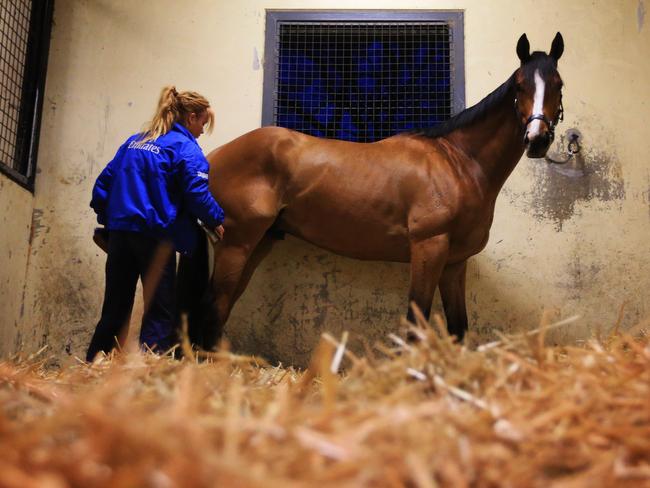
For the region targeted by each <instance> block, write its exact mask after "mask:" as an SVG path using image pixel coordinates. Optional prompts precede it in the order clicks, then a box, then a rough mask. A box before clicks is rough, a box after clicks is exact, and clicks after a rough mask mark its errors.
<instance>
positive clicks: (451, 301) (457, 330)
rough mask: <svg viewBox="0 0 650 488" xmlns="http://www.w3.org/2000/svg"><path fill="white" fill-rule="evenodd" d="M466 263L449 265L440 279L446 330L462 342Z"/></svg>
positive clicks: (464, 321)
mask: <svg viewBox="0 0 650 488" xmlns="http://www.w3.org/2000/svg"><path fill="white" fill-rule="evenodd" d="M466 271H467V261H462V262H460V263H455V264H450V265H447V266H446V267H445V269H444V270H443V272H442V276H441V277H440V296H441V298H442V305H443V307H444V309H445V317H446V318H447V330H449V333H450V334H451V335H455V336H456V337H458V340H462V339H463V337H464V336H465V332H466V331H467V308H466V306H465V275H466Z"/></svg>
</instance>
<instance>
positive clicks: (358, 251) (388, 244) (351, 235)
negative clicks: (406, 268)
mask: <svg viewBox="0 0 650 488" xmlns="http://www.w3.org/2000/svg"><path fill="white" fill-rule="evenodd" d="M278 224H279V227H280V229H281V230H284V231H286V232H288V233H289V234H292V235H294V236H296V237H299V238H301V239H304V240H306V241H308V242H311V243H312V244H314V245H316V246H318V247H322V248H324V249H327V250H328V251H331V252H334V253H336V254H340V255H342V256H347V257H351V258H356V259H363V260H372V261H394V262H408V261H409V259H410V252H409V243H408V239H407V235H406V229H404V228H402V227H401V226H400V225H398V224H394V225H390V224H389V223H387V222H384V223H381V224H378V223H376V222H373V221H372V220H363V219H359V218H354V217H350V216H349V215H343V214H340V213H331V212H327V213H326V212H318V211H312V212H311V213H310V215H309V217H308V218H306V217H305V216H303V215H296V214H294V213H293V212H292V211H291V210H290V209H286V211H284V212H283V213H282V216H281V218H280V221H279V222H278Z"/></svg>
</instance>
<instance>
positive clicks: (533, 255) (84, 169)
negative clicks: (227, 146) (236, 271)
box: [0, 0, 650, 363]
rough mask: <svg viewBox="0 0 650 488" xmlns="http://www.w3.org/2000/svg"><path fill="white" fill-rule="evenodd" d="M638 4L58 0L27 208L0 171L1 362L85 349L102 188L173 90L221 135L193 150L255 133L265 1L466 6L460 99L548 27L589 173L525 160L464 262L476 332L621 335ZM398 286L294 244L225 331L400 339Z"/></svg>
mask: <svg viewBox="0 0 650 488" xmlns="http://www.w3.org/2000/svg"><path fill="white" fill-rule="evenodd" d="M180 5H182V8H181V7H180ZM648 7H649V5H648V4H647V2H646V3H645V5H644V2H639V1H637V0H629V1H618V2H611V1H605V0H601V1H596V2H594V1H591V0H590V1H587V0H579V1H574V2H564V1H559V0H557V1H549V2H535V1H530V0H526V1H518V2H511V1H491V2H483V1H478V0H476V1H470V0H466V1H437V2H433V1H415V0H410V1H408V0H402V1H395V0H392V1H381V0H373V1H361V0H358V1H355V2H345V1H309V2H308V1H300V2H299V1H289V0H282V1H280V0H277V1H270V0H267V1H262V0H258V1H253V0H249V1H240V2H226V1H215V0H200V1H193V2H182V3H181V2H177V1H173V0H159V1H148V2H144V1H143V2H132V1H128V0H120V1H118V0H93V1H90V0H89V1H73V0H67V1H66V0H58V1H57V2H56V5H55V14H54V15H55V25H54V28H53V33H52V45H51V49H50V53H51V54H50V62H49V72H48V79H47V87H46V98H45V104H44V109H43V112H44V113H43V124H42V134H41V147H40V155H39V162H38V166H39V170H40V172H39V174H38V175H37V178H36V193H35V196H34V197H33V199H32V197H31V196H30V195H29V194H28V193H27V192H25V191H23V190H21V189H17V188H16V187H15V185H14V184H13V183H12V182H10V181H9V180H6V179H4V177H3V176H0V181H1V183H0V185H1V186H0V204H1V205H2V207H1V208H2V209H3V210H0V219H1V220H2V224H3V229H9V230H10V232H9V233H7V234H4V233H3V237H2V238H0V243H1V244H2V245H3V248H2V254H0V269H2V270H3V271H2V275H1V277H2V280H1V282H0V298H1V299H2V303H1V304H0V307H2V308H1V309H0V331H1V332H0V334H1V335H0V338H2V345H1V346H0V347H1V349H0V352H1V353H2V354H3V355H6V354H8V353H10V352H12V351H15V350H17V349H19V348H22V350H25V351H31V350H35V349H37V348H38V347H39V346H41V345H43V344H45V343H47V344H49V345H50V346H51V348H52V352H53V353H54V354H55V355H57V357H59V358H61V359H65V358H67V357H69V356H68V354H77V355H80V354H83V350H84V348H85V346H86V344H87V341H88V340H89V336H90V334H91V332H92V329H93V327H94V324H95V322H96V320H97V318H98V313H99V307H100V305H101V298H102V293H103V264H104V256H103V255H102V254H101V252H99V251H98V250H97V249H96V248H95V247H94V246H93V244H92V243H91V240H90V235H91V233H92V228H93V227H94V225H95V224H94V216H93V214H92V211H91V210H90V209H89V208H88V201H89V198H90V190H91V188H92V184H93V181H94V179H95V177H96V176H97V174H98V173H99V172H100V170H101V169H102V167H103V166H104V165H105V164H106V162H107V161H108V160H109V159H110V158H111V157H112V155H113V153H114V151H115V150H116V148H117V146H118V145H119V143H120V142H121V141H122V140H123V139H124V138H125V137H126V136H127V135H129V134H131V133H132V132H134V131H136V130H137V129H138V128H139V127H140V126H141V124H142V123H143V122H144V121H145V120H146V119H147V118H148V117H149V116H150V115H151V111H152V110H153V106H154V103H155V100H156V97H157V95H158V92H159V90H160V88H161V87H162V85H164V84H166V83H170V82H172V83H175V84H176V85H177V86H178V87H179V88H181V89H194V90H197V91H200V92H202V93H204V94H205V95H206V96H207V97H208V98H209V99H210V100H211V101H212V102H213V106H214V107H215V111H216V113H217V116H218V120H219V124H218V126H217V129H216V131H215V133H214V134H213V135H211V136H204V137H203V138H202V139H201V140H200V142H201V145H202V146H203V148H204V149H205V150H209V149H211V148H213V147H215V146H217V145H218V144H221V143H223V142H226V141H228V140H230V139H232V138H234V137H235V136H237V135H239V134H241V133H243V132H246V131H248V130H250V129H252V128H255V127H257V126H259V124H260V118H261V103H262V77H263V70H262V69H256V68H255V65H256V63H255V61H256V59H255V56H256V53H257V55H259V56H260V58H261V57H262V56H263V53H264V22H265V9H319V8H320V9H336V8H367V9H395V8H399V9H463V10H464V11H465V69H466V93H467V105H468V106H469V105H471V104H473V103H476V102H477V101H479V100H480V99H481V98H482V97H483V96H484V95H486V94H487V93H488V92H489V91H491V90H492V89H494V88H495V87H496V86H498V85H499V84H500V83H501V82H502V81H504V80H505V79H506V78H507V77H508V76H509V75H510V73H511V72H512V71H513V70H514V69H515V68H516V66H517V60H516V56H515V52H514V48H515V43H516V40H517V38H518V37H519V35H520V34H521V33H522V32H527V33H528V37H529V39H530V40H531V44H532V47H533V49H543V50H548V49H549V47H550V42H551V40H552V38H553V35H554V34H555V32H556V31H558V30H559V31H561V32H562V33H563V35H564V39H565V44H566V51H565V54H564V57H563V58H562V60H561V61H560V72H561V73H562V76H563V78H564V80H565V84H566V89H565V92H564V106H565V110H566V118H565V121H564V123H563V124H562V125H561V126H560V127H559V129H558V132H559V133H563V132H564V131H565V130H566V129H567V128H569V127H577V128H579V129H580V130H581V131H582V133H583V135H584V154H585V164H586V168H587V170H588V171H589V175H588V176H586V177H582V178H563V177H562V176H561V175H559V174H558V173H557V172H556V171H555V170H554V169H553V168H550V167H549V166H547V165H546V164H545V163H544V162H540V161H533V160H527V159H526V158H524V159H523V160H522V161H521V162H520V164H519V166H518V167H517V169H516V170H515V172H514V173H513V175H512V176H511V178H510V180H509V181H508V182H507V184H506V187H505V188H504V191H503V193H502V195H501V197H500V200H499V202H498V206H497V212H496V217H495V221H494V225H493V228H492V235H491V239H490V242H489V244H488V247H487V248H486V250H485V251H484V252H483V253H482V254H480V255H479V256H477V257H475V258H473V259H472V260H471V261H470V266H469V274H468V306H469V312H470V319H471V325H470V327H471V328H473V329H474V330H479V331H482V332H486V331H488V332H489V331H490V330H491V329H493V328H497V329H500V330H513V329H519V328H532V327H534V326H536V325H537V324H538V322H539V319H540V316H541V313H542V311H543V310H544V309H547V308H549V309H552V310H553V311H554V312H553V313H554V314H555V315H556V316H563V317H564V316H569V315H573V314H580V315H581V319H580V320H579V321H577V322H576V323H574V324H573V325H571V326H570V327H568V328H566V329H563V330H561V331H560V332H557V333H555V335H554V337H555V338H556V339H558V340H568V339H572V338H575V337H580V336H584V335H585V334H587V333H588V332H589V331H590V330H592V329H593V328H596V327H600V326H602V327H608V326H611V325H612V324H613V323H614V322H615V320H616V318H617V314H618V311H619V308H620V306H621V304H622V303H624V302H626V303H627V305H626V312H625V317H624V321H623V323H624V325H626V326H629V325H632V324H634V323H636V322H637V321H639V320H640V319H642V318H644V317H647V316H648V315H649V314H650V310H649V308H648V305H647V304H646V301H645V300H646V297H647V290H648V287H649V285H650V277H649V276H648V269H649V267H648V265H647V259H648V244H647V243H648V239H649V238H650V206H649V202H648V199H649V192H650V170H649V169H648V163H647V155H648V154H649V153H650V137H649V136H650V134H649V131H648V125H647V122H646V116H647V114H648V109H649V106H648V102H649V98H650V96H649V95H648V93H649V92H648V89H647V87H648V85H649V83H650V64H649V63H648V62H647V61H645V60H647V59H649V58H650V35H649V29H650V26H648V25H646V22H647V20H646V19H645V18H644V15H642V11H645V9H647V8H648ZM32 207H33V209H34V211H33V212H32ZM32 217H34V218H32ZM32 222H33V223H32ZM30 226H33V227H32V228H31V231H32V240H31V248H29V247H28V243H29V236H30ZM5 242H6V244H5ZM407 284H408V268H407V267H406V266H404V265H398V264H390V263H363V262H358V261H353V260H349V259H345V258H341V257H338V256H334V255H332V254H329V253H327V252H324V251H322V250H319V249H316V248H313V247H311V246H309V245H307V244H305V243H303V242H300V241H297V240H295V239H292V238H288V239H287V240H286V241H284V242H281V243H279V244H278V245H277V247H276V249H275V250H274V251H273V253H272V254H271V256H269V258H267V260H266V261H265V262H264V263H263V264H262V266H261V267H260V268H259V270H258V272H257V274H256V275H255V276H254V278H253V281H252V283H251V285H250V287H249V289H248V290H247V291H246V293H245V294H244V296H243V297H242V300H241V301H240V302H239V303H238V305H237V306H236V308H235V310H234V313H233V317H232V319H231V322H230V323H229V327H228V335H229V337H230V339H231V340H232V342H233V343H234V344H235V346H237V347H239V348H242V349H244V350H248V351H255V352H258V353H262V354H264V355H267V356H270V357H272V358H276V359H282V360H284V361H294V362H297V363H303V362H304V361H305V360H306V358H307V357H308V354H309V351H310V348H311V347H312V346H313V345H314V343H315V341H316V340H317V337H318V335H319V334H320V332H321V331H323V330H330V331H334V332H340V331H341V330H344V329H349V330H351V331H353V332H356V333H363V334H365V335H367V337H369V338H370V340H371V341H372V340H374V339H375V338H377V337H380V336H382V335H383V334H384V333H385V332H386V331H388V330H394V328H395V327H396V325H397V318H398V316H399V315H400V314H401V313H403V312H404V310H405V306H406V303H405V295H406V289H407ZM23 288H24V294H23ZM21 310H22V313H21ZM66 351H67V352H66Z"/></svg>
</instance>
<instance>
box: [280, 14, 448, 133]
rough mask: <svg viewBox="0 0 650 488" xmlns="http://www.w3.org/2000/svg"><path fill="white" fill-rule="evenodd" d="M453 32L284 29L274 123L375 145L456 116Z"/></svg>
mask: <svg viewBox="0 0 650 488" xmlns="http://www.w3.org/2000/svg"><path fill="white" fill-rule="evenodd" d="M451 41H452V40H451V30H450V28H449V26H448V25H447V24H443V23H425V24H423V23H372V24H364V23H360V24H342V23H312V24H310V23H296V24H292V23H286V24H282V25H281V26H280V36H279V45H278V55H279V59H278V81H277V87H278V91H277V94H276V100H275V107H274V114H275V120H276V124H277V125H279V126H282V127H287V128H290V129H294V130H298V131H300V132H304V133H306V134H311V135H314V136H318V137H327V138H334V139H344V140H348V141H357V142H372V141H376V140H379V139H383V138H385V137H389V136H391V135H394V134H397V133H399V132H404V131H407V130H410V129H415V128H422V127H432V126H434V125H436V124H437V123H439V122H442V121H444V120H446V119H448V118H449V117H450V116H451V115H452V93H451V67H452V66H451V62H452V61H451V56H450V46H451Z"/></svg>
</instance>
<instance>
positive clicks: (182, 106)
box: [141, 85, 214, 142]
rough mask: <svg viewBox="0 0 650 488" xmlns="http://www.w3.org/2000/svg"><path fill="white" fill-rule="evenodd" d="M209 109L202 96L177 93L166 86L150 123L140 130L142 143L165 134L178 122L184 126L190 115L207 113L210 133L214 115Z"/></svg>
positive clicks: (194, 93)
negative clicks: (205, 111)
mask: <svg viewBox="0 0 650 488" xmlns="http://www.w3.org/2000/svg"><path fill="white" fill-rule="evenodd" d="M209 108H210V102H208V100H207V99H206V98H205V97H204V96H203V95H199V94H198V93H196V92H193V91H184V92H180V93H179V92H177V91H176V87H175V86H172V85H170V86H166V87H164V88H163V89H162V92H161V93H160V99H159V100H158V107H157V108H156V113H155V114H154V116H153V119H151V121H150V122H148V123H147V124H145V126H144V128H143V130H142V139H141V141H142V142H146V141H152V140H154V139H157V138H158V137H160V136H162V135H163V134H167V132H169V131H170V130H171V128H172V125H174V122H179V123H181V124H183V125H185V122H186V120H187V117H188V116H189V115H190V114H191V113H195V114H197V115H198V114H200V113H202V112H203V111H204V110H207V111H208V116H209V118H208V124H207V126H206V130H207V131H208V132H212V127H213V126H214V113H213V112H212V111H211V110H208V109H209Z"/></svg>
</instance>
